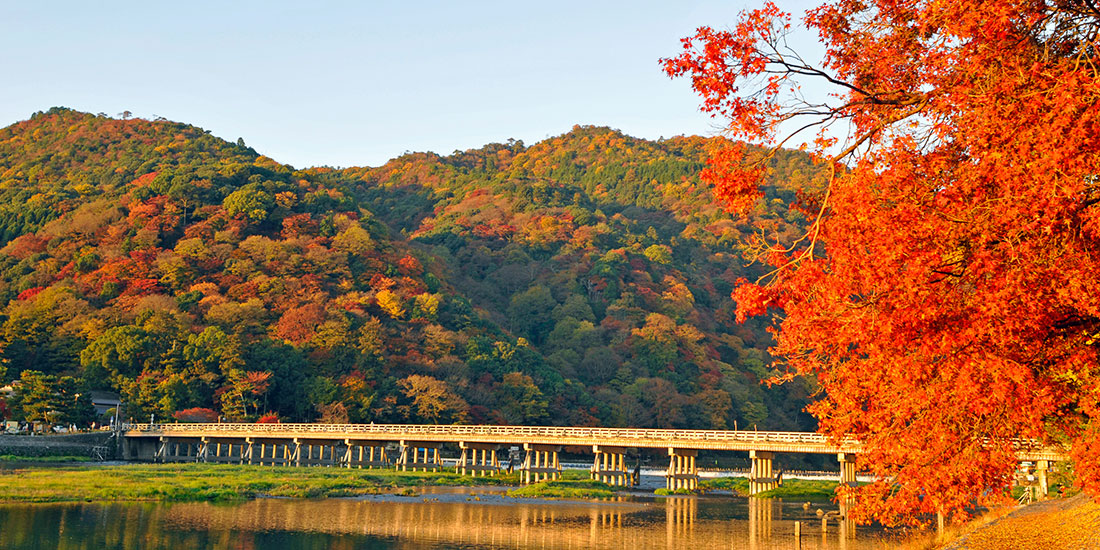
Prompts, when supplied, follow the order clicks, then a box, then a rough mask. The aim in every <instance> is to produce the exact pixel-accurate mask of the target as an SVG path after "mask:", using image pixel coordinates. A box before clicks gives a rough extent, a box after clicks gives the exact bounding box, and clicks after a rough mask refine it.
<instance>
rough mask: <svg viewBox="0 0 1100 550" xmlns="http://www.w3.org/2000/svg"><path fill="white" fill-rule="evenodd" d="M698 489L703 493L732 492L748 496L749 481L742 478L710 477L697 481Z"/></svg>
mask: <svg viewBox="0 0 1100 550" xmlns="http://www.w3.org/2000/svg"><path fill="white" fill-rule="evenodd" d="M699 489H701V490H703V491H732V492H734V493H736V494H739V495H747V494H749V480H748V478H744V477H712V478H708V479H700V480H699Z"/></svg>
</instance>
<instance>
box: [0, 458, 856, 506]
mask: <svg viewBox="0 0 1100 550" xmlns="http://www.w3.org/2000/svg"><path fill="white" fill-rule="evenodd" d="M3 458H4V457H0V465H2V464H3V462H4V461H3ZM11 459H12V460H14V461H17V463H16V464H15V466H14V467H7V468H0V479H3V481H4V483H0V502H94V501H169V502H186V501H200V500H248V499H252V498H256V497H265V496H266V497H289V498H321V497H353V496H361V495H372V494H397V493H398V492H400V491H403V492H404V493H405V494H411V493H413V492H415V491H414V488H415V487H427V486H453V487H471V486H479V485H488V486H513V487H514V486H518V485H519V484H520V479H519V474H518V473H513V474H502V475H498V476H493V477H469V476H462V475H459V474H457V473H454V472H399V471H396V470H388V469H385V470H384V469H379V470H363V469H344V468H296V467H267V466H264V467H260V466H247V465H230V464H200V463H178V464H103V463H89V464H80V463H69V464H51V462H53V461H55V460H62V459H61V458H60V457H58V458H38V459H37V460H32V461H31V462H24V461H25V460H26V459H25V457H18V456H16V457H11ZM38 463H40V464H38ZM562 477H563V478H562V479H561V480H558V481H549V482H542V483H535V484H532V485H528V486H526V487H518V488H513V489H512V490H510V491H509V492H508V495H509V496H512V497H528V498H546V499H591V498H607V497H611V496H614V495H617V494H621V493H622V492H624V491H629V490H632V489H631V488H624V487H614V486H611V485H607V484H605V483H600V482H596V481H591V480H590V479H589V478H588V472H587V471H583V470H566V471H564V472H563V476H562ZM835 486H836V483H835V482H827V481H813V480H798V479H790V480H786V481H785V482H784V485H783V487H779V488H776V489H773V490H771V491H768V492H766V493H763V494H761V495H759V496H762V497H778V498H797V499H811V500H828V499H829V498H831V497H832V494H833V489H834V488H835ZM701 489H702V492H706V491H729V492H731V493H733V494H735V495H739V496H747V493H748V480H745V479H743V478H719V479H712V480H705V481H704V482H703V483H702V484H701Z"/></svg>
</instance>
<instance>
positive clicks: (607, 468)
mask: <svg viewBox="0 0 1100 550" xmlns="http://www.w3.org/2000/svg"><path fill="white" fill-rule="evenodd" d="M592 452H593V453H595V458H594V460H593V461H592V474H591V475H592V479H593V480H594V481H601V482H603V483H606V484H608V485H619V486H626V485H629V482H628V481H627V480H628V478H629V477H630V472H628V471H627V470H626V447H608V446H607V445H593V446H592Z"/></svg>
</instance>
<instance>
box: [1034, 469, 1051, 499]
mask: <svg viewBox="0 0 1100 550" xmlns="http://www.w3.org/2000/svg"><path fill="white" fill-rule="evenodd" d="M1049 469H1050V461H1048V460H1036V461H1035V481H1037V482H1038V483H1039V486H1038V487H1039V495H1038V497H1039V498H1045V497H1046V496H1047V494H1049V493H1050V486H1049V485H1048V484H1047V470H1049Z"/></svg>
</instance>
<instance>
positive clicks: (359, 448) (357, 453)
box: [343, 439, 389, 468]
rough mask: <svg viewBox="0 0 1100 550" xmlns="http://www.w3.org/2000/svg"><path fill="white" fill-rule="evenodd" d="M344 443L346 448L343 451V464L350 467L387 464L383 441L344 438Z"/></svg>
mask: <svg viewBox="0 0 1100 550" xmlns="http://www.w3.org/2000/svg"><path fill="white" fill-rule="evenodd" d="M344 445H346V446H347V449H346V450H345V451H344V460H343V465H344V466H345V467H348V468H351V467H352V466H355V467H356V468H362V467H364V466H366V467H367V468H374V467H378V468H385V467H386V466H389V459H388V458H387V457H386V442H385V441H370V440H362V439H345V440H344Z"/></svg>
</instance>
